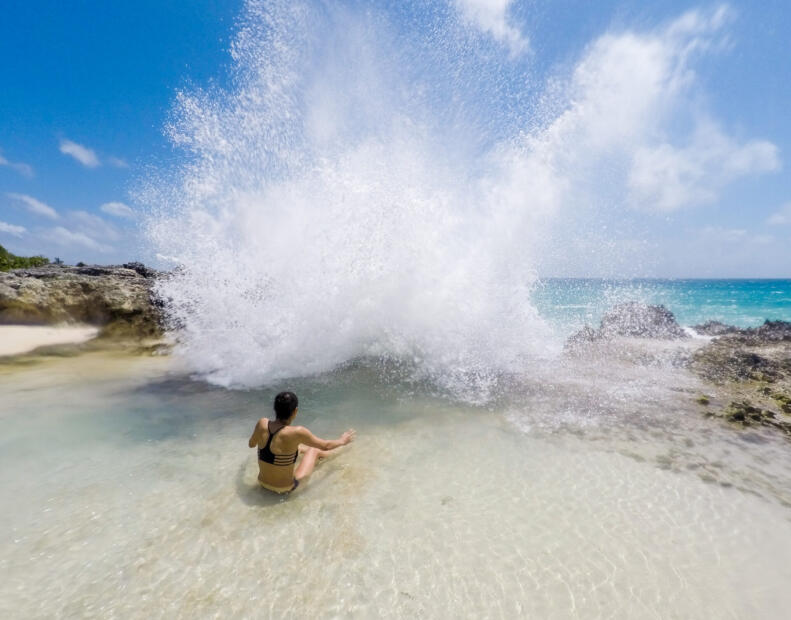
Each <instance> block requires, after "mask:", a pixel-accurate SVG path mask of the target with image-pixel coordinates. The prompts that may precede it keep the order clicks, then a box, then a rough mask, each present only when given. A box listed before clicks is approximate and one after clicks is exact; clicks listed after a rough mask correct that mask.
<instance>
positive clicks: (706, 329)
mask: <svg viewBox="0 0 791 620" xmlns="http://www.w3.org/2000/svg"><path fill="white" fill-rule="evenodd" d="M692 329H694V330H695V331H696V332H697V333H699V334H700V335H701V336H722V335H723V334H732V333H734V332H738V331H739V328H738V327H734V326H733V325H726V324H725V323H720V322H719V321H706V322H705V323H703V324H702V325H693V326H692Z"/></svg>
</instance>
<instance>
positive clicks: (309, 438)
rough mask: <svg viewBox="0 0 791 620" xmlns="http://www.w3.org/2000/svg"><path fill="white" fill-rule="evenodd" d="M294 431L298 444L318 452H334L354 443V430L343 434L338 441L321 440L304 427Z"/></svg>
mask: <svg viewBox="0 0 791 620" xmlns="http://www.w3.org/2000/svg"><path fill="white" fill-rule="evenodd" d="M294 430H295V431H296V435H297V438H298V439H299V443H304V444H305V445H306V446H310V447H311V448H318V449H319V450H334V449H335V448H340V447H341V446H345V445H346V444H349V443H351V442H352V441H354V437H355V435H356V432H355V431H354V429H350V430H348V431H346V432H345V433H343V435H341V436H340V438H339V439H321V438H320V437H316V436H315V435H314V434H313V433H311V432H310V431H309V430H308V429H306V428H305V427H304V426H298V427H297V428H295V429H294Z"/></svg>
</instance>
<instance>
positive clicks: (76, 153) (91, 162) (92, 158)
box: [60, 140, 101, 168]
mask: <svg viewBox="0 0 791 620" xmlns="http://www.w3.org/2000/svg"><path fill="white" fill-rule="evenodd" d="M60 152H61V153H63V154H64V155H70V156H71V157H73V158H74V159H76V160H77V161H78V162H80V163H81V164H82V165H83V166H86V167H88V168H96V167H97V166H99V165H101V164H100V162H99V158H98V157H97V156H96V153H95V152H94V151H93V149H89V148H88V147H86V146H83V145H82V144H77V143H76V142H72V141H71V140H61V141H60Z"/></svg>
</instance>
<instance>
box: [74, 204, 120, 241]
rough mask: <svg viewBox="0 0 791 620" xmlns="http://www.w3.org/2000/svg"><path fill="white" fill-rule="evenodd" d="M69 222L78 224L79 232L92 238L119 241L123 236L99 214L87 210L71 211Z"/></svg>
mask: <svg viewBox="0 0 791 620" xmlns="http://www.w3.org/2000/svg"><path fill="white" fill-rule="evenodd" d="M69 222H70V223H71V224H74V225H75V226H78V227H79V232H81V233H83V234H85V235H87V236H88V237H91V238H92V239H102V240H103V241H118V239H119V238H120V236H121V235H120V234H119V232H118V230H117V229H116V228H115V226H113V225H112V224H110V223H109V222H106V221H105V220H103V219H102V218H100V217H99V216H98V215H93V214H92V213H88V212H87V211H70V212H69Z"/></svg>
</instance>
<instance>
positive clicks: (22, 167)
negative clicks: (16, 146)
mask: <svg viewBox="0 0 791 620" xmlns="http://www.w3.org/2000/svg"><path fill="white" fill-rule="evenodd" d="M0 166H6V167H8V168H11V169H12V170H16V171H17V172H18V173H19V174H21V175H22V176H24V177H28V178H31V177H32V176H33V167H32V166H30V165H28V164H23V163H22V162H19V161H8V160H7V159H6V158H5V157H3V154H2V152H0Z"/></svg>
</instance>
